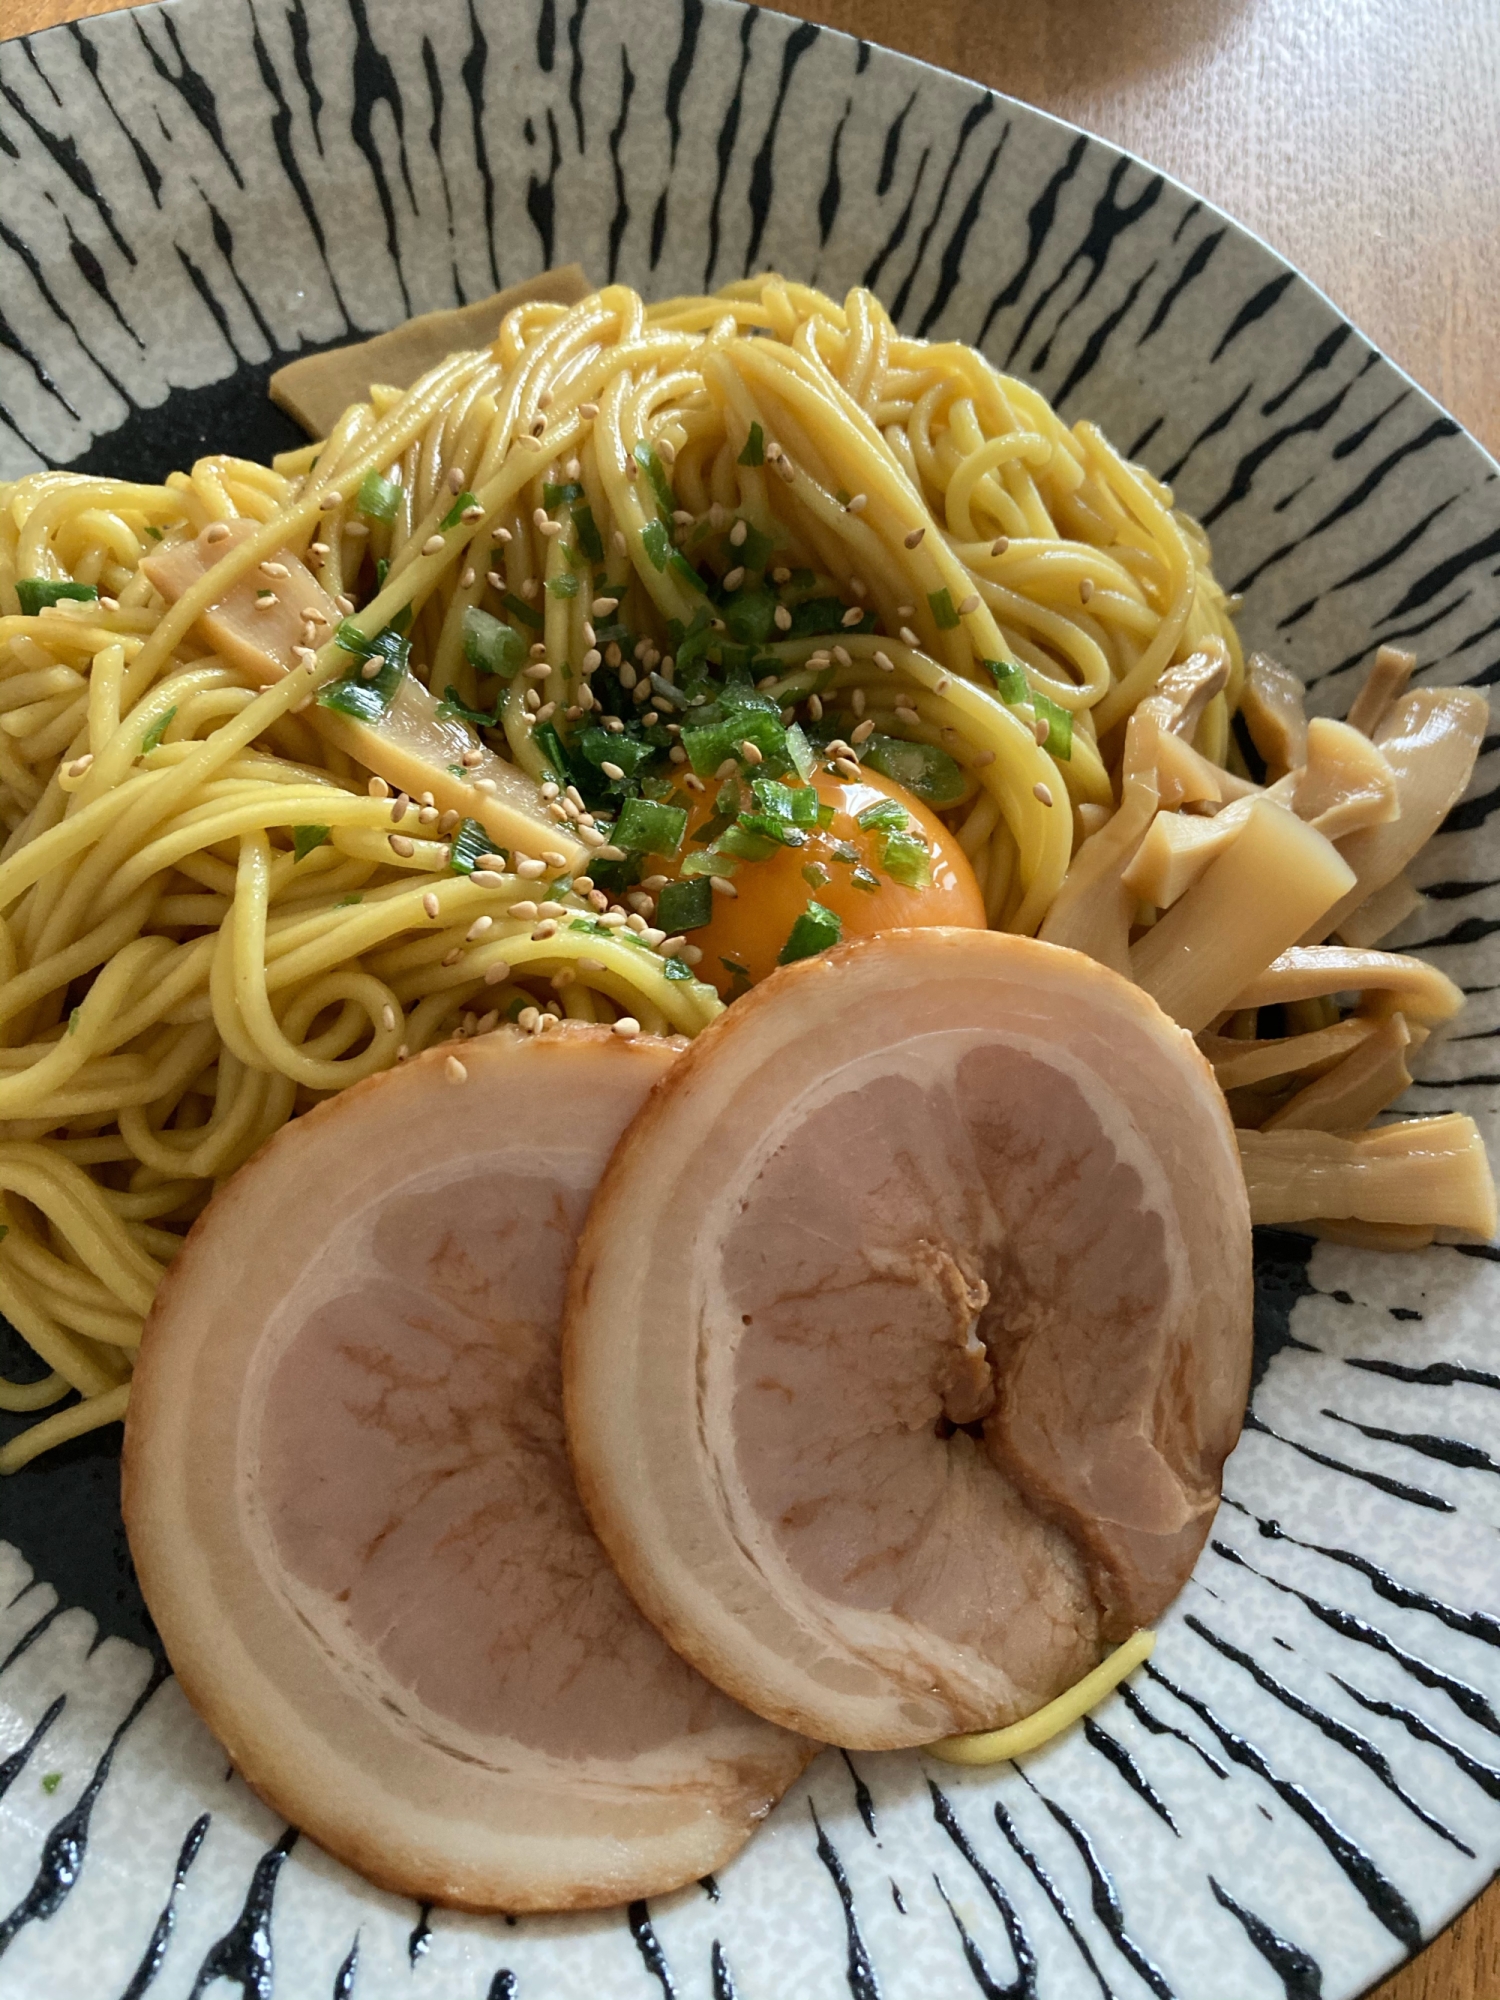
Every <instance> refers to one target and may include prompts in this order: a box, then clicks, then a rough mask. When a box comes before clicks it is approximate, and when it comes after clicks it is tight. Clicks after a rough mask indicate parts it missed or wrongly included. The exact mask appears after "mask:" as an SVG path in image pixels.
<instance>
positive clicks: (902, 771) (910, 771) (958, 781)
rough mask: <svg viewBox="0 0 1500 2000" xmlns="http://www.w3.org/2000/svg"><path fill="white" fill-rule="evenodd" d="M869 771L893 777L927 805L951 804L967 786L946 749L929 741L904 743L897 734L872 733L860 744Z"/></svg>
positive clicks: (959, 797) (960, 796) (962, 793)
mask: <svg viewBox="0 0 1500 2000" xmlns="http://www.w3.org/2000/svg"><path fill="white" fill-rule="evenodd" d="M864 759H865V762H866V763H867V764H868V765H869V766H870V769H871V770H872V771H879V772H880V773H881V774H882V776H884V777H887V778H894V779H895V781H896V783H897V784H898V785H905V787H906V789H907V790H908V791H909V792H914V793H915V794H916V796H917V797H918V798H919V799H924V800H925V801H926V802H927V804H928V805H932V806H951V805H953V804H954V803H955V802H956V801H957V800H959V799H961V798H962V797H963V795H964V792H965V790H966V789H967V785H966V780H965V778H964V774H963V772H962V771H961V770H960V769H959V767H958V765H957V764H956V763H955V762H954V760H953V759H952V758H951V757H950V756H949V755H948V753H947V751H946V750H939V749H936V748H935V747H934V746H933V745H932V744H931V743H908V742H906V741H905V739H904V738H902V737H899V736H872V737H871V738H870V739H869V741H868V742H867V743H866V744H865V746H864Z"/></svg>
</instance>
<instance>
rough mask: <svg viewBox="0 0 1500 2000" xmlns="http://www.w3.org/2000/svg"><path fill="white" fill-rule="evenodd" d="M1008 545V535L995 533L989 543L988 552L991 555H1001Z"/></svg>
mask: <svg viewBox="0 0 1500 2000" xmlns="http://www.w3.org/2000/svg"><path fill="white" fill-rule="evenodd" d="M1009 547H1010V536H1009V535H996V537H995V539H994V540H993V541H992V542H991V543H990V554H991V555H992V556H1003V555H1004V554H1005V551H1006V550H1007V549H1008V548H1009Z"/></svg>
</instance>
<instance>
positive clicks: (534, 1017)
mask: <svg viewBox="0 0 1500 2000" xmlns="http://www.w3.org/2000/svg"><path fill="white" fill-rule="evenodd" d="M541 1018H542V1010H541V1008H540V1007H523V1008H522V1009H521V1011H520V1013H519V1014H517V1016H516V1026H517V1027H518V1028H521V1029H523V1030H524V1031H525V1032H526V1033H527V1034H528V1035H534V1034H535V1033H536V1031H537V1026H538V1024H539V1023H540V1021H541Z"/></svg>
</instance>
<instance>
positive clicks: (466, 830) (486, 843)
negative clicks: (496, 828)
mask: <svg viewBox="0 0 1500 2000" xmlns="http://www.w3.org/2000/svg"><path fill="white" fill-rule="evenodd" d="M494 852H495V845H494V842H493V841H492V840H491V839H490V837H489V835H488V834H487V833H486V832H485V830H484V828H483V827H482V826H481V825H480V824H479V821H478V820H477V819H461V820H460V821H459V823H458V825H457V826H456V827H455V828H454V829H453V836H452V846H451V847H450V849H449V853H448V866H449V867H450V868H451V869H452V870H453V873H454V874H455V875H472V874H473V872H474V870H475V869H476V868H477V867H478V865H479V857H480V855H481V854H493V853H494Z"/></svg>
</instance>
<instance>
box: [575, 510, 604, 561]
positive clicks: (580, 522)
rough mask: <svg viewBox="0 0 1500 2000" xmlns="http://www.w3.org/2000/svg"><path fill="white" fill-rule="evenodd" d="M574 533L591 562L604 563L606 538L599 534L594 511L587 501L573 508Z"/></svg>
mask: <svg viewBox="0 0 1500 2000" xmlns="http://www.w3.org/2000/svg"><path fill="white" fill-rule="evenodd" d="M573 532H574V534H575V535H577V537H578V546H579V548H581V549H582V550H583V553H584V554H585V555H586V556H587V557H588V559H589V561H590V562H596V563H597V562H603V560H604V538H603V536H602V535H601V534H600V533H599V527H598V523H597V522H596V521H595V519H594V510H593V508H592V507H590V506H589V504H588V502H587V501H586V500H581V501H578V502H576V503H575V505H574V508H573Z"/></svg>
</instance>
